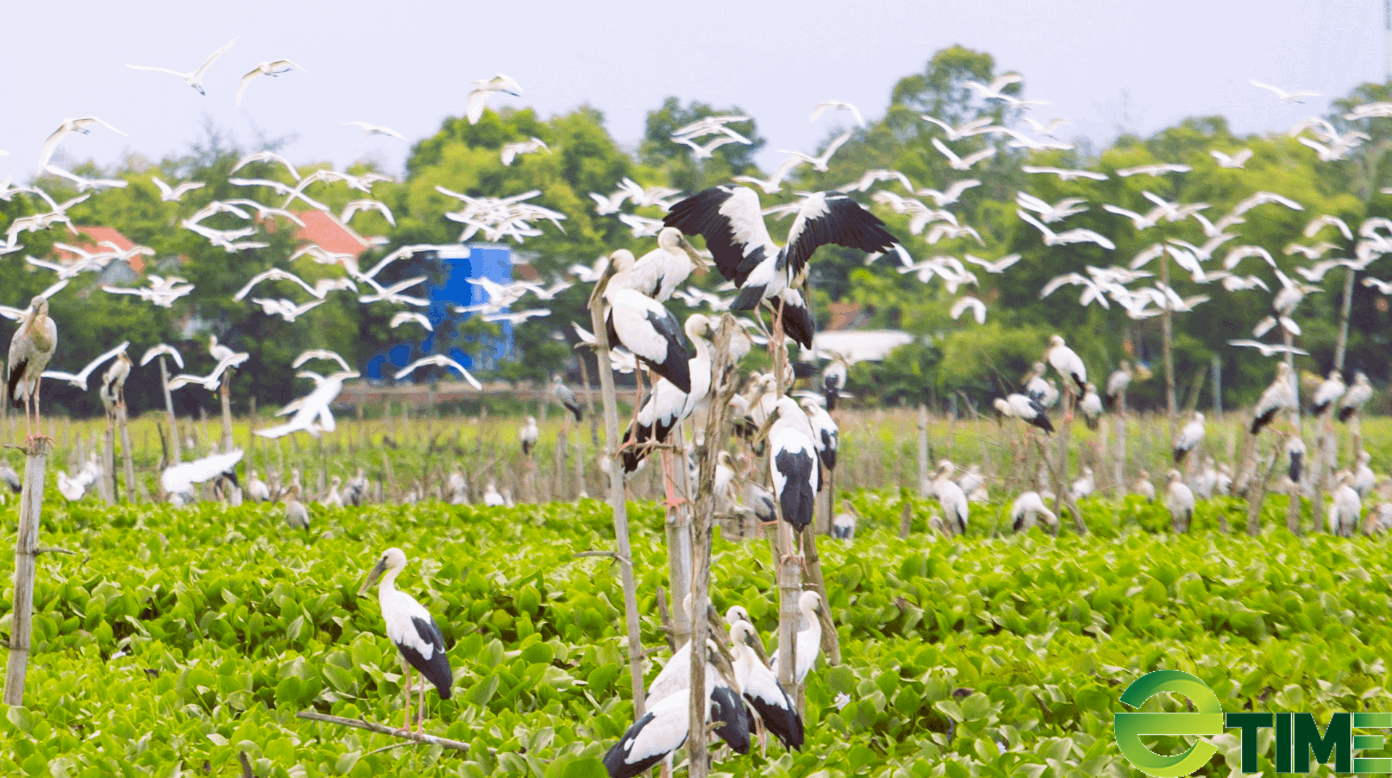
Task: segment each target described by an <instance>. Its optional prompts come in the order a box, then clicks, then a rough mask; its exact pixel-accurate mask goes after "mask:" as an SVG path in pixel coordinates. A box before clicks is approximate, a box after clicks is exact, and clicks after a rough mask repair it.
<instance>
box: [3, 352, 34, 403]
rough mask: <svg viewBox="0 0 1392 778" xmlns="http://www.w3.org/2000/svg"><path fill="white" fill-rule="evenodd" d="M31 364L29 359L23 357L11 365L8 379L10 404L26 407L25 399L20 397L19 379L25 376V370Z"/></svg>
mask: <svg viewBox="0 0 1392 778" xmlns="http://www.w3.org/2000/svg"><path fill="white" fill-rule="evenodd" d="M28 366H29V360H27V359H22V360H20V361H18V362H16V363H14V364H12V365H10V380H9V381H8V384H7V385H8V387H9V397H10V404H11V405H13V406H14V407H16V408H23V407H24V400H22V399H20V397H19V392H18V389H19V380H20V378H21V377H23V376H24V370H25V368H27V367H28Z"/></svg>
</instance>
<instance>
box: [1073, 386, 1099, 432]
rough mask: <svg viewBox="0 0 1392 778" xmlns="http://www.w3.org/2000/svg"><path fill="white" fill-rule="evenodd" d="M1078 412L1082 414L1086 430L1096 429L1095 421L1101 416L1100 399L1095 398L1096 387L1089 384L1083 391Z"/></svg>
mask: <svg viewBox="0 0 1392 778" xmlns="http://www.w3.org/2000/svg"><path fill="white" fill-rule="evenodd" d="M1078 410H1080V411H1082V412H1083V421H1085V422H1087V428H1088V429H1090V430H1095V429H1097V420H1098V419H1099V418H1101V416H1102V398H1101V397H1098V396H1097V386H1096V385H1094V384H1093V383H1091V382H1089V383H1088V385H1087V386H1086V387H1085V388H1084V390H1083V399H1082V400H1080V401H1079V402H1078Z"/></svg>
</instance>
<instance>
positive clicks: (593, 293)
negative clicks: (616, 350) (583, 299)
mask: <svg viewBox="0 0 1392 778" xmlns="http://www.w3.org/2000/svg"><path fill="white" fill-rule="evenodd" d="M615 272H617V271H616V270H615V268H614V259H613V257H610V258H609V262H608V263H607V264H605V266H604V272H603V273H601V274H600V276H599V280H598V281H595V285H594V289H592V290H590V302H589V306H590V307H592V308H593V307H594V304H595V300H598V299H599V298H600V297H602V296H604V289H605V287H607V286H609V279H611V278H613V277H614V273H615ZM610 345H611V346H612V345H614V344H610Z"/></svg>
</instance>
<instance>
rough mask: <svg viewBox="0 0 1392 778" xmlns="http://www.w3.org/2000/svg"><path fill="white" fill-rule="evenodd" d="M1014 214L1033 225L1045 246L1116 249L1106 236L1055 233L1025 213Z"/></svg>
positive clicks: (1078, 231)
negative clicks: (1081, 245)
mask: <svg viewBox="0 0 1392 778" xmlns="http://www.w3.org/2000/svg"><path fill="white" fill-rule="evenodd" d="M1015 213H1016V214H1017V215H1018V216H1019V217H1020V218H1021V219H1023V220H1024V221H1026V222H1028V223H1029V224H1032V225H1034V227H1035V228H1036V229H1038V230H1039V232H1040V234H1041V235H1042V236H1043V238H1044V245H1045V246H1062V245H1066V244H1069V243H1096V244H1097V245H1099V246H1101V247H1102V248H1104V249H1109V250H1110V249H1114V248H1116V244H1114V243H1112V242H1111V241H1110V240H1108V239H1107V238H1106V236H1103V235H1100V234H1098V233H1096V232H1093V231H1092V230H1085V229H1082V228H1078V229H1073V230H1068V231H1066V232H1059V233H1055V232H1054V231H1053V230H1051V229H1049V228H1048V227H1046V226H1044V225H1043V224H1041V223H1040V222H1039V220H1037V219H1035V218H1034V217H1033V216H1030V215H1029V214H1028V213H1026V212H1025V211H1022V210H1016V211H1015Z"/></svg>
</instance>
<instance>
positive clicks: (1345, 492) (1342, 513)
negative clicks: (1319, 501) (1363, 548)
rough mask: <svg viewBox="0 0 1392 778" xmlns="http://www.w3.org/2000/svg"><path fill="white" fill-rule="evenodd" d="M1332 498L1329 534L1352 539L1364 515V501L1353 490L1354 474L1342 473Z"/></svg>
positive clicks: (1330, 502) (1328, 517)
mask: <svg viewBox="0 0 1392 778" xmlns="http://www.w3.org/2000/svg"><path fill="white" fill-rule="evenodd" d="M1330 496H1331V498H1332V499H1330V501H1329V514H1328V516H1327V519H1328V526H1329V534H1331V535H1338V536H1340V537H1345V538H1347V537H1352V536H1353V530H1354V528H1355V527H1357V526H1358V519H1359V516H1361V515H1362V513H1363V501H1362V500H1361V499H1360V498H1359V497H1358V492H1357V491H1356V490H1355V489H1354V488H1353V474H1352V473H1350V472H1349V471H1347V470H1344V471H1342V472H1340V473H1339V480H1338V483H1337V484H1336V485H1335V487H1334V493H1333V494H1332V495H1330Z"/></svg>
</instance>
